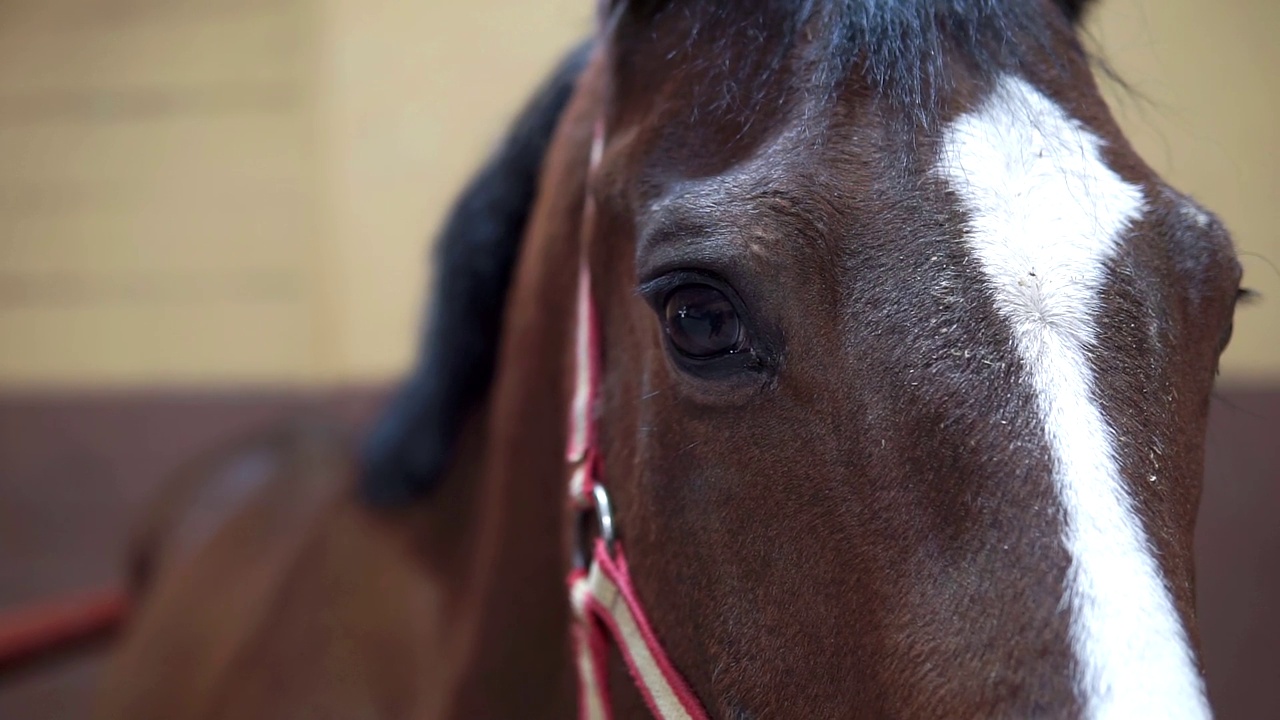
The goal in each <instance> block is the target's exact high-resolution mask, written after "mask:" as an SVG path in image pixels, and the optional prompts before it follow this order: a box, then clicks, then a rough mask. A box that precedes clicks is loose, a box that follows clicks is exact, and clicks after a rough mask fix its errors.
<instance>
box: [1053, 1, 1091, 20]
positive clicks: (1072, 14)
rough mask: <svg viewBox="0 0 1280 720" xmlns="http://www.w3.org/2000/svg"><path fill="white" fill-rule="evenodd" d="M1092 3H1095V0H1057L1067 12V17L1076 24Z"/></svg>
mask: <svg viewBox="0 0 1280 720" xmlns="http://www.w3.org/2000/svg"><path fill="white" fill-rule="evenodd" d="M1094 4H1096V3H1095V0H1058V5H1059V6H1060V7H1061V8H1062V11H1063V12H1064V13H1066V14H1067V18H1068V19H1070V20H1071V22H1072V23H1076V24H1078V23H1079V22H1080V20H1081V19H1082V18H1083V17H1084V14H1085V12H1087V11H1088V9H1089V8H1090V7H1092V6H1093V5H1094Z"/></svg>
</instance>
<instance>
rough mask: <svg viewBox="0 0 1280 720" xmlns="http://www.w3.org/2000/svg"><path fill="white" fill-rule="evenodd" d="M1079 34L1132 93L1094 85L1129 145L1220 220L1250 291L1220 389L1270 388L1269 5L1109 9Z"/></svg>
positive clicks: (1278, 313)
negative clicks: (1254, 298)
mask: <svg viewBox="0 0 1280 720" xmlns="http://www.w3.org/2000/svg"><path fill="white" fill-rule="evenodd" d="M1089 31H1090V33H1091V35H1092V37H1093V39H1094V40H1095V42H1094V47H1095V48H1097V49H1098V50H1099V52H1100V55H1101V56H1102V57H1104V58H1105V59H1106V60H1107V61H1108V62H1109V63H1110V65H1111V66H1112V67H1113V68H1114V69H1115V70H1116V71H1117V73H1118V75H1119V76H1120V77H1121V78H1123V79H1124V81H1125V82H1126V83H1127V84H1128V85H1129V86H1130V87H1131V88H1132V90H1133V91H1132V92H1131V91H1126V90H1123V89H1120V88H1118V87H1117V86H1116V85H1115V84H1114V83H1105V84H1104V87H1105V89H1106V92H1107V96H1108V99H1109V100H1110V102H1111V105H1112V108H1113V110H1114V111H1115V113H1116V115H1117V118H1118V119H1119V120H1120V122H1121V124H1122V125H1123V126H1124V128H1125V130H1126V132H1127V133H1128V135H1129V138H1130V140H1131V141H1132V142H1133V144H1134V146H1135V147H1137V149H1138V152H1139V153H1141V154H1142V156H1143V157H1144V158H1146V160H1147V162H1148V163H1150V164H1151V165H1152V166H1153V167H1154V168H1156V170H1157V171H1159V172H1160V173H1162V174H1163V175H1164V177H1165V179H1166V180H1168V181H1169V182H1170V183H1171V184H1172V185H1174V186H1175V187H1177V188H1179V189H1181V190H1183V191H1184V192H1188V193H1190V194H1191V195H1193V196H1194V197H1196V198H1197V199H1198V200H1199V201H1200V202H1201V203H1202V204H1204V205H1205V206H1206V207H1208V208H1209V209H1211V210H1213V211H1214V212H1215V213H1217V214H1218V215H1219V216H1221V217H1222V218H1223V220H1224V221H1225V222H1226V224H1227V226H1228V228H1229V229H1230V230H1231V231H1232V233H1233V235H1234V236H1235V241H1236V246H1237V248H1238V249H1239V251H1240V254H1241V258H1240V260H1241V263H1242V264H1243V265H1244V268H1245V277H1244V282H1245V285H1246V286H1248V287H1250V288H1252V289H1254V290H1257V291H1258V292H1259V293H1261V300H1260V301H1259V302H1256V303H1254V304H1252V305H1249V306H1244V307H1241V308H1240V311H1239V312H1238V313H1237V314H1236V329H1235V335H1234V339H1233V340H1232V344H1231V347H1230V349H1229V350H1228V351H1227V353H1226V354H1225V355H1224V357H1223V361H1222V373H1223V380H1224V381H1226V382H1232V381H1234V382H1242V381H1251V380H1253V381H1258V380H1267V381H1272V382H1274V381H1280V123H1278V122H1277V118H1280V76H1278V74H1280V44H1277V43H1276V40H1275V38H1276V34H1277V32H1278V31H1280V2H1276V1H1275V0H1220V1H1219V2H1205V1H1204V0H1110V2H1105V1H1104V2H1102V3H1101V4H1100V5H1099V7H1098V12H1097V13H1096V14H1095V16H1094V17H1093V18H1091V22H1090V23H1089Z"/></svg>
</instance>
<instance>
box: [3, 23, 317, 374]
mask: <svg viewBox="0 0 1280 720" xmlns="http://www.w3.org/2000/svg"><path fill="white" fill-rule="evenodd" d="M315 36H316V29H315V12H314V5H313V4H311V3H307V2H301V1H295V0H290V1H289V2H279V1H275V2H270V1H268V2H254V3H249V2H229V1H228V0H205V1H204V2H191V1H187V2H174V3H164V2H155V1H140V0H132V1H125V0H116V1H115V2H106V1H98V2H94V1H92V0H80V1H79V2H71V1H69V0H58V1H57V2H53V3H36V2H17V3H11V4H6V6H5V7H4V8H3V10H0V346H2V347H3V352H2V353H0V384H3V385H5V386H31V385H40V386H64V387H65V386H100V385H146V384H155V383H162V384H192V383H195V384H202V383H210V382H212V383H243V382H277V383H280V382H284V383H297V382H306V381H308V380H314V379H316V378H317V376H318V375H319V373H320V371H321V368H322V367H323V362H324V359H325V358H324V357H322V356H321V355H320V347H319V345H318V343H319V338H320V337H321V336H322V334H323V333H322V330H321V329H320V325H321V322H320V320H321V319H320V318H319V317H318V313H319V308H320V307H322V305H321V304H320V303H319V302H318V301H317V297H318V294H319V293H321V292H323V290H322V289H321V288H319V287H317V278H316V275H315V267H316V266H315V264H314V262H313V259H314V257H315V256H316V255H317V253H318V252H319V248H320V247H321V246H322V245H323V238H322V236H321V234H320V228H321V226H322V224H323V221H322V220H321V218H320V217H319V216H318V213H317V208H318V202H317V190H318V188H319V187H320V181H319V180H318V179H317V176H318V172H317V168H318V165H319V157H318V156H319V152H318V144H317V142H316V133H315V122H316V121H315V117H314V116H315V103H314V95H315V93H314V86H315V66H316V61H315V58H314V57H313V53H314V50H315V42H316V38H315Z"/></svg>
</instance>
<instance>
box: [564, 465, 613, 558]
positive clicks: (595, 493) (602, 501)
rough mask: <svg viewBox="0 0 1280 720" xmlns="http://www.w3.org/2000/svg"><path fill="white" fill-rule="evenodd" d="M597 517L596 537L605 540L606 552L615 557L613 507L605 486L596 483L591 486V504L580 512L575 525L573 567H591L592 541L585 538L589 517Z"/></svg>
mask: <svg viewBox="0 0 1280 720" xmlns="http://www.w3.org/2000/svg"><path fill="white" fill-rule="evenodd" d="M588 514H591V515H594V516H595V520H596V522H595V531H596V535H595V537H598V538H600V539H601V540H604V547H605V550H606V551H608V553H609V554H610V555H613V543H614V540H616V539H617V535H616V534H615V533H616V528H615V527H614V524H613V505H612V504H611V503H610V502H609V493H608V492H606V491H605V489H604V486H603V485H601V484H599V483H595V484H594V485H592V486H591V503H590V505H588V506H587V507H585V508H583V509H581V510H579V511H578V521H577V522H576V523H574V534H573V566H574V567H576V568H587V567H590V565H591V555H592V551H591V545H590V542H591V540H590V539H589V538H587V537H585V534H586V533H585V532H584V531H585V530H586V528H585V527H584V525H586V520H587V515H588Z"/></svg>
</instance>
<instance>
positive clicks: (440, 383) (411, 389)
mask: <svg viewBox="0 0 1280 720" xmlns="http://www.w3.org/2000/svg"><path fill="white" fill-rule="evenodd" d="M590 47H591V46H590V43H583V44H581V45H579V46H578V47H577V48H575V49H574V50H573V51H572V52H570V53H569V54H568V56H567V57H566V58H565V59H564V60H563V61H561V63H560V65H559V66H558V67H557V68H556V70H555V71H554V73H553V74H552V75H551V77H550V78H549V79H548V80H547V81H546V82H545V83H544V84H543V86H542V87H541V88H540V89H539V90H538V92H537V93H536V94H535V95H534V96H533V98H532V99H531V100H530V101H529V103H528V104H527V105H526V106H525V108H524V110H523V111H522V112H521V113H520V115H519V116H518V117H517V118H516V120H515V122H514V123H512V125H511V128H510V130H509V131H508V133H507V136H506V138H505V139H504V140H503V141H502V143H501V144H500V145H499V147H498V148H497V149H496V151H495V152H494V153H493V155H492V156H491V157H490V159H489V161H488V162H487V163H486V164H485V165H484V167H483V168H481V169H480V171H479V172H478V173H477V174H476V176H475V177H474V178H473V179H472V180H471V182H470V183H469V184H468V185H467V187H466V188H465V189H464V190H463V192H462V194H461V195H460V196H459V197H458V199H457V200H456V201H455V203H454V206H453V210H452V211H451V213H450V214H449V217H448V219H447V220H446V222H445V224H444V228H443V230H442V231H441V233H440V236H439V239H438V241H437V245H436V263H435V266H436V270H435V275H436V284H435V292H434V297H432V298H431V300H430V302H429V304H428V307H429V315H428V316H429V321H428V322H427V324H426V328H425V332H424V334H423V337H422V340H421V348H420V352H419V359H418V363H417V365H416V367H415V368H414V370H413V371H412V373H411V374H410V376H409V378H408V379H407V380H406V381H405V383H404V384H403V385H402V386H401V387H400V388H399V389H398V391H397V392H396V393H395V395H394V397H393V398H392V399H391V402H390V405H389V406H388V408H387V410H386V411H385V412H384V414H383V416H382V417H381V419H380V420H379V422H378V423H377V425H376V426H375V428H374V430H373V433H372V434H371V435H370V436H369V438H368V440H367V442H366V445H365V448H364V453H363V458H362V465H363V467H362V468H361V471H362V472H361V478H360V492H361V495H362V496H363V497H364V499H365V500H366V501H367V502H369V503H371V504H373V505H379V506H392V505H399V504H402V503H405V502H408V501H411V500H414V499H416V498H418V497H421V496H423V495H426V494H428V493H430V491H431V490H432V489H434V488H435V486H436V485H437V484H438V483H439V481H440V478H441V477H442V476H443V474H444V472H445V471H446V469H447V466H448V463H449V460H450V459H451V457H452V450H453V446H454V444H455V442H456V440H457V438H458V434H459V431H460V429H461V425H462V423H463V422H464V420H465V419H466V416H467V414H468V413H469V412H470V411H471V410H472V409H473V408H474V407H475V406H476V404H477V403H478V402H479V401H480V400H481V399H482V398H483V397H484V395H485V393H486V392H487V391H488V388H489V383H490V381H491V379H492V376H493V371H494V362H495V356H496V354H497V348H498V336H499V333H500V332H501V326H502V313H503V309H504V305H505V302H506V297H507V288H508V285H509V284H510V281H511V273H512V270H513V268H514V265H515V261H516V256H517V254H518V251H519V247H520V241H521V239H522V237H523V235H524V229H525V224H526V222H527V221H528V219H529V212H530V210H531V209H532V207H533V203H534V198H535V196H536V194H537V189H538V187H537V186H538V175H539V172H540V171H541V168H542V161H543V157H544V155H545V154H546V151H547V146H548V144H549V143H550V141H551V135H552V133H553V132H554V131H555V128H556V124H557V123H558V121H559V119H560V115H561V113H562V112H563V111H564V108H565V106H566V105H567V104H568V102H569V98H570V96H571V95H572V92H573V87H574V84H575V82H576V81H577V78H578V75H579V74H580V73H581V72H582V69H583V67H584V66H585V65H586V60H587V56H588V54H589V51H590Z"/></svg>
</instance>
